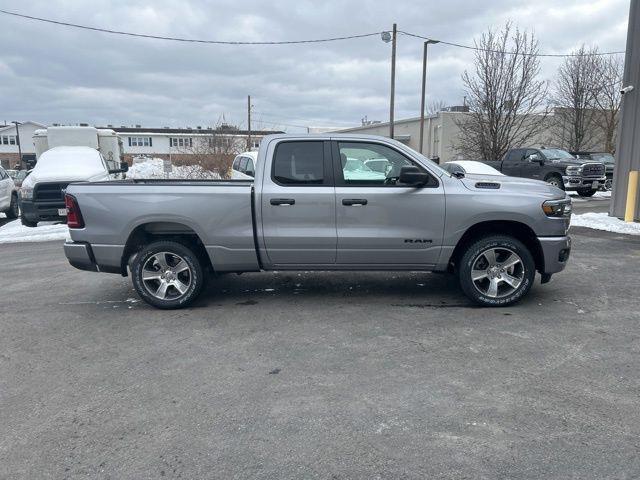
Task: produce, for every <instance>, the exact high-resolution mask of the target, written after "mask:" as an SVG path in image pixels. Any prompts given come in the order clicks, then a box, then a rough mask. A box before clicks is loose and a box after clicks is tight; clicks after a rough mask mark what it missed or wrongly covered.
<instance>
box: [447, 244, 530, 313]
mask: <svg viewBox="0 0 640 480" xmlns="http://www.w3.org/2000/svg"><path fill="white" fill-rule="evenodd" d="M490 250H494V255H495V257H494V258H495V259H496V260H497V262H494V263H495V265H497V269H496V268H493V267H490V265H491V264H489V262H488V261H487V260H488V257H485V256H484V255H485V253H488V252H489V251H490ZM511 253H514V254H515V256H511ZM515 258H518V260H519V263H517V264H514V265H513V266H510V267H506V264H508V263H510V262H509V260H510V259H511V260H513V259H515ZM485 262H486V263H487V267H486V273H487V275H486V278H478V279H477V280H475V281H474V280H473V279H472V271H473V272H484V271H485V270H484V268H482V267H481V268H478V266H479V265H480V266H482V264H483V263H485ZM501 262H505V265H502V264H501ZM474 266H475V267H476V269H474ZM502 267H505V268H504V269H502V270H501V268H502ZM505 270H506V271H505ZM476 275H477V274H476ZM535 275H536V267H535V262H534V260H533V256H532V255H531V252H530V251H529V249H528V248H527V247H526V246H525V245H524V244H523V243H522V242H520V241H519V240H517V239H516V238H513V237H511V236H509V235H490V236H486V237H482V238H480V239H478V240H476V241H474V242H473V243H472V244H471V245H469V246H468V247H467V248H466V250H465V251H464V252H463V254H462V258H461V260H460V268H459V269H458V277H459V281H460V286H461V288H462V291H463V292H464V293H465V295H466V296H467V297H469V298H470V299H471V300H473V301H474V302H476V303H478V304H479V305H482V306H485V307H506V306H508V305H512V304H514V303H516V302H517V301H519V300H520V299H521V298H522V297H524V296H525V295H526V294H527V293H528V292H529V290H530V289H531V287H532V285H533V282H534V280H535ZM507 279H508V281H507ZM514 280H519V283H518V284H517V288H516V287H513V286H512V285H511V283H508V282H513V281H514ZM494 283H495V284H497V285H498V287H497V290H496V296H493V295H491V294H490V292H491V287H490V286H491V285H492V284H494ZM513 283H516V282H513ZM484 285H486V291H484ZM505 287H506V288H505ZM510 290H512V291H510Z"/></svg>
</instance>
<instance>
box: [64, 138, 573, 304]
mask: <svg viewBox="0 0 640 480" xmlns="http://www.w3.org/2000/svg"><path fill="white" fill-rule="evenodd" d="M65 200H66V206H67V211H68V226H69V231H70V233H71V238H72V241H71V242H67V243H66V244H65V246H64V250H65V254H66V256H67V258H68V259H69V262H70V263H71V265H73V266H74V267H76V268H79V269H82V270H90V271H96V272H111V273H119V274H122V275H123V276H126V275H128V274H129V273H130V274H131V277H132V280H133V285H134V287H135V289H136V290H137V292H138V294H139V295H140V296H141V297H142V299H144V300H145V301H146V302H148V303H149V304H151V305H154V306H156V307H159V308H180V307H184V306H187V305H189V304H190V303H191V302H192V301H193V300H194V299H195V298H196V297H197V296H198V294H199V293H200V292H201V290H202V288H203V286H204V284H205V281H206V278H207V275H209V274H221V273H225V272H257V271H262V270H267V271H268V270H411V271H418V270H421V271H438V272H450V273H455V274H457V275H458V276H459V280H460V285H461V288H462V290H463V291H464V293H465V294H466V295H467V296H468V297H469V298H471V299H472V300H474V301H475V302H477V303H479V304H481V305H486V306H504V305H510V304H512V303H514V302H516V301H518V300H520V299H521V298H522V297H523V296H524V295H525V294H526V293H527V292H528V291H529V289H530V288H531V286H532V285H533V282H534V279H535V273H536V271H538V272H540V273H541V274H542V283H546V282H548V281H549V279H550V277H551V274H553V273H556V272H559V271H561V270H562V269H563V268H564V267H565V265H566V262H567V260H568V258H569V253H570V250H571V240H570V238H569V237H568V236H567V232H568V229H569V221H570V216H571V200H570V199H569V198H568V197H566V195H565V193H564V192H563V191H561V190H559V189H558V188H556V187H554V186H552V185H549V184H547V183H544V182H541V181H536V180H529V179H524V178H511V177H486V176H472V175H467V176H466V177H462V176H461V175H458V176H455V175H451V174H449V173H448V172H446V171H444V170H442V169H441V168H440V167H438V165H436V164H435V163H433V162H431V161H430V160H428V159H426V158H425V157H423V156H422V155H420V154H418V153H417V152H415V151H414V150H412V149H410V148H408V147H407V146H405V145H403V144H401V143H399V142H397V141H394V140H390V139H387V138H383V137H374V136H363V135H336V134H327V135H272V136H268V137H265V138H264V139H263V141H262V143H261V146H260V151H259V153H258V158H257V162H256V171H255V178H254V179H253V181H246V180H238V181H211V180H207V181H188V180H123V181H111V182H98V183H75V184H71V185H69V187H68V188H67V191H66V198H65Z"/></svg>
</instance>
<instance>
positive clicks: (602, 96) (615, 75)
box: [595, 55, 624, 153]
mask: <svg viewBox="0 0 640 480" xmlns="http://www.w3.org/2000/svg"><path fill="white" fill-rule="evenodd" d="M623 71H624V61H623V60H622V58H621V57H618V56H615V55H603V56H601V57H600V58H599V59H598V74H599V76H600V86H599V88H598V94H597V95H596V98H595V104H596V106H597V107H598V110H600V112H599V114H598V115H597V116H596V118H595V122H596V125H597V127H598V128H600V130H601V131H602V137H603V139H604V149H605V151H607V152H609V153H614V151H615V148H616V131H617V129H618V113H619V112H620V104H621V102H622V94H621V93H620V87H622V74H623Z"/></svg>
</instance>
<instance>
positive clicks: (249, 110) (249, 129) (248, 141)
mask: <svg viewBox="0 0 640 480" xmlns="http://www.w3.org/2000/svg"><path fill="white" fill-rule="evenodd" d="M247 134H248V135H247V151H248V152H250V151H251V95H248V96H247Z"/></svg>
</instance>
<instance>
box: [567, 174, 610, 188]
mask: <svg viewBox="0 0 640 480" xmlns="http://www.w3.org/2000/svg"><path fill="white" fill-rule="evenodd" d="M606 180H607V177H606V176H603V177H597V178H593V177H581V176H579V175H564V176H563V177H562V182H563V183H564V189H565V190H578V189H580V190H582V189H583V188H584V189H592V190H598V189H599V188H601V187H604V183H605V181H606Z"/></svg>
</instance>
